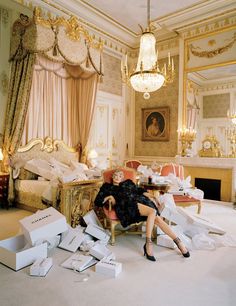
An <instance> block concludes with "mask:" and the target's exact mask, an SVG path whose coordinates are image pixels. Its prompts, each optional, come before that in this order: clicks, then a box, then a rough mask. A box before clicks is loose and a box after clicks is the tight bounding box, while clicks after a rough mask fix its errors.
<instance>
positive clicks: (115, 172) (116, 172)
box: [112, 169, 125, 178]
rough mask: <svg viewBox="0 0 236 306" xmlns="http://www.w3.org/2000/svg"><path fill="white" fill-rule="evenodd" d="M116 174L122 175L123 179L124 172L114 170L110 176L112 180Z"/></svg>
mask: <svg viewBox="0 0 236 306" xmlns="http://www.w3.org/2000/svg"><path fill="white" fill-rule="evenodd" d="M118 173H122V175H123V178H124V177H125V175H124V172H123V171H122V170H120V169H116V170H115V171H114V172H113V174H112V178H114V176H115V175H116V174H118Z"/></svg>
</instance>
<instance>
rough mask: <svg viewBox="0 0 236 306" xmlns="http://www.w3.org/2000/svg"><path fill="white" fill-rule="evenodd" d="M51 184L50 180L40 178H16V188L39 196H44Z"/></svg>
mask: <svg viewBox="0 0 236 306" xmlns="http://www.w3.org/2000/svg"><path fill="white" fill-rule="evenodd" d="M49 186H50V182H49V181H39V180H16V182H15V188H16V190H17V191H22V192H30V193H33V194H35V195H37V196H42V194H43V193H44V191H45V190H46V189H47V188H48V187H49Z"/></svg>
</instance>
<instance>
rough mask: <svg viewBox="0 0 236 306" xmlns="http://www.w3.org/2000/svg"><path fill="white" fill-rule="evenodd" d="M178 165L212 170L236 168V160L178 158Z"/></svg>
mask: <svg viewBox="0 0 236 306" xmlns="http://www.w3.org/2000/svg"><path fill="white" fill-rule="evenodd" d="M175 159H176V163H178V164H181V165H184V166H195V167H210V168H224V169H233V168H236V158H214V157H198V156H196V157H182V156H176V157H175Z"/></svg>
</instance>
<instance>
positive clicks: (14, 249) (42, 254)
mask: <svg viewBox="0 0 236 306" xmlns="http://www.w3.org/2000/svg"><path fill="white" fill-rule="evenodd" d="M46 257H47V243H42V244H40V245H37V246H34V247H30V245H29V243H28V242H27V240H26V239H25V237H24V235H18V236H15V237H11V238H8V239H5V240H1V241H0V262H1V263H3V264H4V265H6V266H8V267H10V268H12V269H13V270H15V271H17V270H19V269H22V268H24V267H26V266H29V265H31V264H32V263H33V262H34V261H35V260H36V259H38V258H46Z"/></svg>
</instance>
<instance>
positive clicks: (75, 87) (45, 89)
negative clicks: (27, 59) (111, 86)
mask: <svg viewBox="0 0 236 306" xmlns="http://www.w3.org/2000/svg"><path fill="white" fill-rule="evenodd" d="M97 83H98V75H97V74H96V73H93V74H91V73H90V72H84V71H83V70H82V69H81V68H80V67H79V66H71V65H68V64H64V63H58V62H52V61H50V60H48V59H47V58H45V57H43V56H40V55H38V56H37V59H36V64H35V66H34V72H33V81H32V88H31V93H30V100H29V107H28V112H27V117H26V121H25V126H24V131H23V136H22V145H25V144H26V143H27V142H28V141H29V140H30V139H32V138H37V137H39V138H45V137H47V136H50V137H52V138H53V139H62V140H64V141H65V143H67V144H68V145H69V146H76V145H78V144H79V143H80V144H81V145H82V149H84V148H85V146H86V144H87V141H88V137H89V132H90V128H91V122H92V117H93V113H94V106H95V100H96V92H97Z"/></svg>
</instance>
